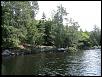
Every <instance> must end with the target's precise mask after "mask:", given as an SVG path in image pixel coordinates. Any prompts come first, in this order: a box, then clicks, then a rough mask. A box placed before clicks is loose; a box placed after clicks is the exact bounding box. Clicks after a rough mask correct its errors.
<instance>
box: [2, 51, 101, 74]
mask: <svg viewBox="0 0 102 77" xmlns="http://www.w3.org/2000/svg"><path fill="white" fill-rule="evenodd" d="M38 74H39V75H56V74H61V75H63V76H64V75H68V76H70V75H71V76H101V50H100V49H96V50H85V51H79V52H69V53H64V52H54V53H45V52H42V53H37V54H33V55H26V56H13V57H3V58H2V75H38Z"/></svg>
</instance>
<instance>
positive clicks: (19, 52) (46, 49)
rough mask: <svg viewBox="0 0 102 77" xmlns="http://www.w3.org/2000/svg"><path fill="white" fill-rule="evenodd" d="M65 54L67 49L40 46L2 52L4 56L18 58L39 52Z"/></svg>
mask: <svg viewBox="0 0 102 77" xmlns="http://www.w3.org/2000/svg"><path fill="white" fill-rule="evenodd" d="M53 51H54V52H55V51H59V52H65V51H66V49H65V48H56V47H52V46H40V47H36V48H23V49H21V48H8V49H3V50H2V56H18V55H28V54H35V53H39V52H53Z"/></svg>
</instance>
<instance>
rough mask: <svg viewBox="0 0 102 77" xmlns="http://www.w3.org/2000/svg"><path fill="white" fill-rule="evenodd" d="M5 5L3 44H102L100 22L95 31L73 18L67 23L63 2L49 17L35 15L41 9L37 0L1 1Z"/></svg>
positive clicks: (3, 7) (64, 45)
mask: <svg viewBox="0 0 102 77" xmlns="http://www.w3.org/2000/svg"><path fill="white" fill-rule="evenodd" d="M1 7H2V24H1V28H2V47H3V48H8V47H17V46H19V45H23V44H30V45H33V46H34V47H36V46H38V45H45V46H56V47H57V48H61V47H63V48H68V49H85V48H89V47H92V46H95V45H96V46H98V45H101V42H100V40H101V30H100V29H99V28H98V27H97V26H95V27H94V30H93V31H91V32H88V31H82V30H81V29H80V30H78V29H79V27H80V26H79V24H78V22H75V21H73V19H71V18H70V20H68V19H69V18H68V19H67V18H66V20H68V21H67V22H68V24H67V25H63V20H64V16H67V15H68V13H67V11H66V9H65V8H64V7H63V6H62V5H59V6H57V10H56V11H55V12H54V14H53V17H52V19H50V18H49V19H48V20H47V19H46V15H45V13H43V14H42V18H41V19H40V20H37V19H35V17H36V14H37V13H38V11H39V5H38V2H37V1H1Z"/></svg>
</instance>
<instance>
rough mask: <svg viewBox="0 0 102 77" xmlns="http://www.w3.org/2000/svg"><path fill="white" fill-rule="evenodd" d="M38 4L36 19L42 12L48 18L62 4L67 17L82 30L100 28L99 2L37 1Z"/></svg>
mask: <svg viewBox="0 0 102 77" xmlns="http://www.w3.org/2000/svg"><path fill="white" fill-rule="evenodd" d="M38 4H39V12H38V14H37V16H36V18H37V19H40V18H41V17H42V13H43V12H44V13H45V14H46V17H47V18H50V17H51V12H52V10H56V9H57V7H56V6H58V5H59V4H62V6H63V7H65V8H66V10H67V12H68V13H69V15H68V17H69V18H73V19H74V20H75V21H76V22H78V23H79V25H80V28H82V30H87V31H91V30H92V29H93V25H95V24H96V25H97V26H98V27H100V28H101V1H38Z"/></svg>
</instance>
